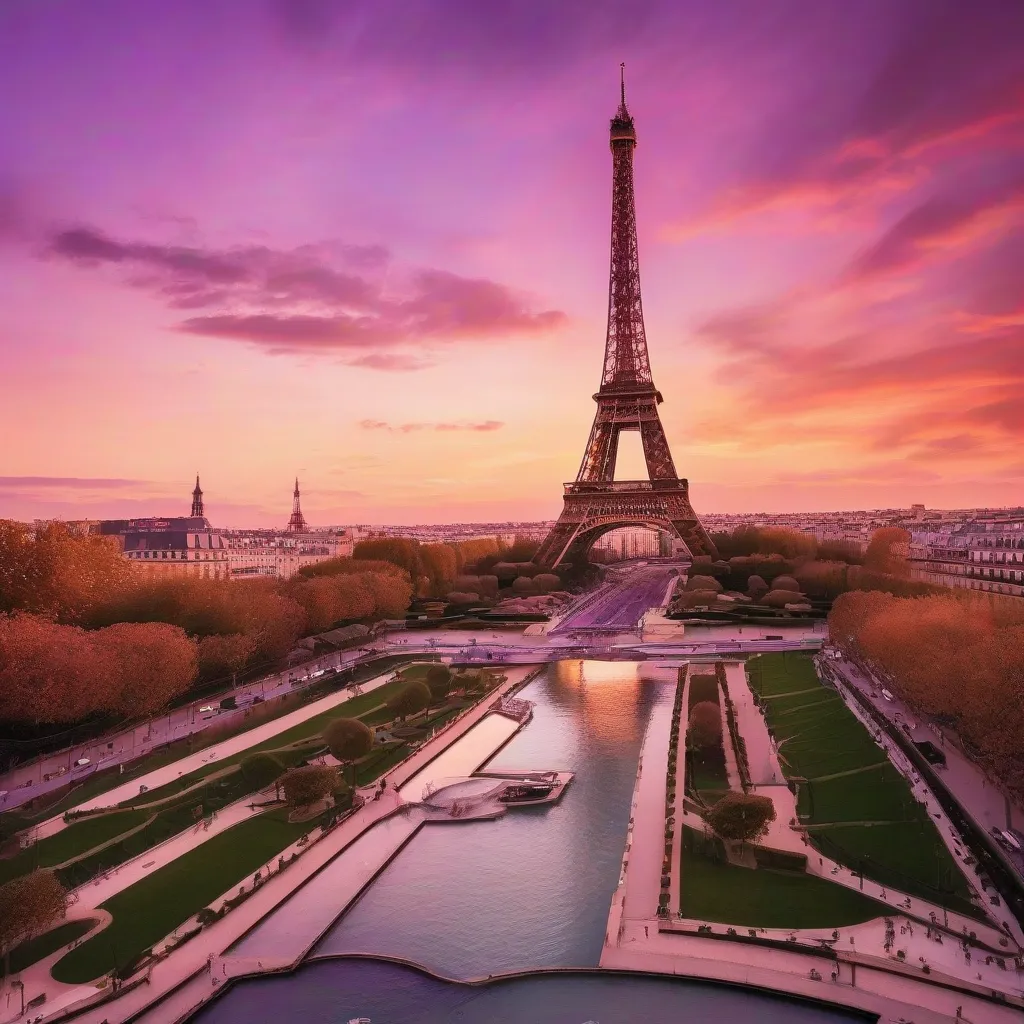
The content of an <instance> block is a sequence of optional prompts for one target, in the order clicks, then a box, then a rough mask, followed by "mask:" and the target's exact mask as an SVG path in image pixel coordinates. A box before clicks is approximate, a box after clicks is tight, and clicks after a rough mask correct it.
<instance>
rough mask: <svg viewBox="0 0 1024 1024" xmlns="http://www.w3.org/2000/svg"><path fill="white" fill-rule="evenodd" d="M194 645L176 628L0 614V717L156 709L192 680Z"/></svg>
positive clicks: (74, 717) (73, 717)
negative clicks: (86, 625)
mask: <svg viewBox="0 0 1024 1024" xmlns="http://www.w3.org/2000/svg"><path fill="white" fill-rule="evenodd" d="M196 666H197V658H196V644H195V642H194V641H193V640H191V639H189V638H188V637H187V636H186V635H185V633H184V632H183V631H182V630H181V629H178V628H177V627H175V626H168V625H166V624H163V623H145V624H136V623H120V624H118V625H115V626H109V627H107V628H106V629H98V630H85V629H82V628H80V627H78V626H62V625H59V624H57V623H55V622H52V621H51V620H49V619H46V618H43V617H41V616H38V615H24V614H21V615H12V616H6V617H5V616H0V719H6V720H8V721H18V722H33V723H43V722H77V721H81V720H82V719H85V718H89V717H91V716H94V715H112V716H118V717H122V716H133V715H137V714H144V713H149V712H153V711H157V710H159V709H160V708H162V707H164V706H165V705H166V704H167V702H168V701H169V700H170V699H171V698H173V697H175V696H177V695H178V694H180V693H184V692H185V690H187V689H188V687H189V686H190V685H191V683H192V680H193V679H194V678H195V674H196Z"/></svg>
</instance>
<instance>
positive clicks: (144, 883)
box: [52, 811, 315, 984]
mask: <svg viewBox="0 0 1024 1024" xmlns="http://www.w3.org/2000/svg"><path fill="white" fill-rule="evenodd" d="M286 814H287V812H284V811H280V812H279V811H274V812H271V813H269V814H261V815H259V816H258V817H255V818H249V819H247V820H246V821H243V822H240V823H239V824H238V825H235V827H234V828H231V829H228V831H227V832H222V833H221V834H220V835H218V836H214V837H213V838H212V839H210V840H207V842H205V843H203V844H202V845H201V846H198V847H197V848H196V849H194V850H191V851H190V852H189V853H186V854H185V855H184V856H182V857H179V858H178V859H177V860H176V861H174V862H172V863H171V864H168V865H167V866H166V867H163V868H161V869H160V870H159V871H155V872H153V874H151V875H147V876H146V877H144V878H142V879H140V880H139V881H138V882H136V883H135V884H134V885H132V886H129V888H127V889H125V890H124V891H123V892H119V893H118V894H117V895H116V896H114V897H113V898H111V899H109V900H107V902H106V903H104V904H102V907H101V909H103V910H108V911H109V912H110V913H111V914H112V915H113V918H114V920H113V921H112V922H111V924H110V925H109V926H108V927H107V928H105V929H104V930H103V931H102V932H100V933H99V934H98V935H96V937H95V938H93V939H90V940H89V941H88V942H86V943H84V944H83V945H81V946H79V947H78V949H75V950H72V951H71V952H70V953H68V954H67V956H65V957H62V958H61V959H60V960H59V961H58V962H57V964H56V965H55V967H54V969H53V972H52V973H53V976H54V978H56V979H57V981H62V982H65V983H68V984H84V983H85V982H88V981H92V980H93V979H94V978H98V977H100V976H101V975H103V974H105V973H106V972H107V971H109V970H110V969H111V968H112V967H114V966H115V965H117V966H124V965H125V964H128V963H130V962H131V961H132V960H133V959H135V958H136V957H137V956H138V955H139V954H140V953H142V952H143V951H144V950H146V949H149V948H151V947H152V946H153V945H154V944H155V943H157V942H159V941H160V940H161V939H163V938H164V937H165V936H166V935H168V934H170V932H172V931H173V930H174V929H175V928H176V927H177V926H178V925H180V924H182V923H183V922H184V921H187V920H188V919H189V918H190V917H191V916H192V915H193V914H195V913H196V912H197V911H199V910H201V909H202V908H203V907H205V906H207V905H208V904H210V903H211V902H212V901H213V900H215V899H216V898H217V897H218V896H221V895H223V894H224V893H225V892H227V891H228V890H230V889H231V888H232V887H234V886H236V885H238V884H240V883H241V882H243V881H246V880H248V879H249V878H250V877H251V876H252V875H254V874H255V873H256V871H258V870H259V869H260V868H261V867H263V865H264V864H266V863H267V862H268V861H269V860H271V859H272V858H273V857H275V856H276V855H277V854H278V853H280V852H281V851H282V850H283V849H285V847H287V846H289V845H290V844H291V843H293V842H294V841H295V840H296V839H298V838H299V836H301V835H303V833H305V832H308V831H310V830H311V829H312V828H313V827H314V825H315V822H303V823H301V824H294V825H293V824H289V823H288V821H287V820H285V819H286Z"/></svg>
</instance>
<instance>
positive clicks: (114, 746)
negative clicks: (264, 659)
mask: <svg viewBox="0 0 1024 1024" xmlns="http://www.w3.org/2000/svg"><path fill="white" fill-rule="evenodd" d="M368 652H369V649H360V650H353V651H344V652H340V653H337V654H332V655H328V656H325V657H323V658H320V659H319V660H317V661H314V662H310V663H308V664H306V665H303V666H302V667H301V668H293V669H289V670H286V671H284V672H279V673H277V674H275V675H271V676H267V677H265V678H264V679H259V680H256V681H255V682H252V683H248V684H246V685H244V686H239V687H237V688H236V689H234V690H231V691H229V694H230V695H231V696H234V697H235V698H236V699H244V698H249V697H262V698H264V699H269V698H271V697H278V696H280V695H281V694H284V693H290V692H292V691H293V690H294V689H295V686H296V685H301V684H303V683H310V682H313V681H314V673H315V674H317V675H316V678H318V677H319V675H321V674H323V672H325V671H327V670H328V669H331V668H334V669H339V668H349V667H351V666H352V665H355V664H357V663H359V662H361V661H364V660H367V655H368ZM229 694H218V695H217V696H216V697H211V698H204V699H203V700H197V701H195V702H194V703H192V704H189V705H187V706H186V707H182V708H176V709H175V710H173V711H169V712H168V713H167V714H164V715H160V716H159V717H158V718H153V719H151V720H150V721H148V722H143V723H141V724H140V725H137V726H135V727H134V728H131V729H127V730H124V731H122V732H117V733H113V734H107V735H106V736H102V737H100V738H98V739H94V740H90V741H89V742H87V743H83V744H81V745H79V746H75V747H71V748H69V749H65V750H62V751H60V752H58V753H56V754H52V755H50V756H49V757H45V758H42V759H40V760H36V761H29V762H26V763H25V764H23V765H19V766H18V767H16V768H13V769H12V770H11V771H9V772H7V773H6V774H5V775H3V776H2V777H0V792H6V795H2V796H0V810H9V809H10V808H12V807H16V806H18V805H20V804H23V803H27V802H28V801H29V800H32V799H33V798H35V797H37V796H40V795H41V794H43V793H49V792H52V791H53V790H56V789H60V788H61V787H63V786H66V785H67V784H68V781H69V780H71V781H83V780H85V779H87V778H88V777H89V776H90V775H91V774H93V773H94V772H96V771H97V770H99V769H101V768H109V767H111V766H112V765H117V764H126V763H128V762H130V761H134V760H136V759H137V758H139V757H142V756H144V755H145V754H147V753H149V752H150V751H151V750H154V749H156V748H157V747H160V746H163V745H164V744H167V743H171V742H173V741H174V740H180V739H182V738H184V737H185V736H190V735H193V734H195V733H199V732H202V731H203V730H204V729H207V728H209V727H210V726H211V725H213V724H214V723H217V724H223V723H225V722H232V721H237V720H238V719H239V718H241V717H243V716H244V715H245V709H244V708H239V709H237V710H235V711H223V712H222V711H219V710H218V711H216V712H209V713H207V714H206V715H203V714H202V713H201V711H200V709H201V708H203V707H206V706H208V705H211V704H212V706H214V707H217V706H218V705H219V703H220V701H221V700H222V699H223V698H224V697H226V696H228V695H229ZM83 758H84V759H88V761H89V763H88V764H87V765H83V766H81V767H79V768H76V767H75V762H76V761H79V760H81V759H83ZM48 776H49V778H48Z"/></svg>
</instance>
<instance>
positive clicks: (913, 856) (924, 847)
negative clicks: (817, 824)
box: [808, 821, 984, 918]
mask: <svg viewBox="0 0 1024 1024" xmlns="http://www.w3.org/2000/svg"><path fill="white" fill-rule="evenodd" d="M933 835H934V828H933V826H932V825H931V823H930V822H928V821H916V822H896V823H893V824H888V825H874V826H871V827H855V828H849V827H843V826H841V825H837V826H835V827H832V828H829V827H826V828H822V829H814V830H812V831H810V832H808V838H809V839H810V840H811V842H812V843H813V844H814V846H815V847H817V848H818V849H820V850H821V852H822V853H824V854H826V855H827V856H829V857H831V858H832V859H833V860H838V861H840V862H841V863H843V864H846V865H847V866H848V867H851V868H853V869H854V870H856V871H859V870H861V865H862V863H863V869H864V874H865V876H866V877H868V878H873V879H875V881H877V882H881V883H882V885H891V886H892V887H893V888H894V889H899V890H901V891H903V892H906V893H909V894H910V895H911V896H920V897H921V898H922V899H927V900H934V898H935V892H934V890H935V889H936V888H937V889H940V890H942V891H943V892H944V893H945V895H944V896H943V899H942V900H941V902H942V903H944V904H945V905H946V906H948V907H949V909H950V910H956V911H958V912H959V913H962V914H967V915H968V916H970V917H978V918H983V917H984V913H983V912H982V911H981V910H979V909H978V907H977V906H975V905H974V904H973V903H972V902H971V900H970V888H969V887H968V885H967V882H966V880H965V879H964V876H963V873H962V872H961V871H960V869H959V867H958V866H957V863H956V861H955V860H954V859H953V857H952V855H951V854H950V852H949V851H948V850H947V849H946V847H945V846H943V845H940V844H936V843H935V842H933V841H932V837H933ZM929 853H930V854H931V858H930V859H925V858H926V857H927V856H928V854H929ZM922 882H923V883H925V884H920V883H922Z"/></svg>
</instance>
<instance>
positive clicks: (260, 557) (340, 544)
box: [221, 530, 353, 579]
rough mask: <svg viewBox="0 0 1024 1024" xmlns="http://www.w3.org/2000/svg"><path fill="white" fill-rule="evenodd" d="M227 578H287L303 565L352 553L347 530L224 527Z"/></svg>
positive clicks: (350, 536)
mask: <svg viewBox="0 0 1024 1024" xmlns="http://www.w3.org/2000/svg"><path fill="white" fill-rule="evenodd" d="M221 536H222V537H223V538H224V540H225V542H226V543H227V557H228V564H229V567H230V569H229V575H230V577H231V579H245V578H247V577H254V576H272V577H274V578H276V579H288V578H289V577H290V576H294V575H295V573H297V572H298V571H299V570H300V569H302V568H304V567H305V566H307V565H316V564H317V563H318V562H324V561H326V560H327V559H329V558H350V557H351V556H352V548H353V540H352V534H351V532H350V531H347V530H316V531H311V532H307V533H294V532H291V531H289V532H287V533H280V532H278V531H271V530H224V531H222V534H221Z"/></svg>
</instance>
